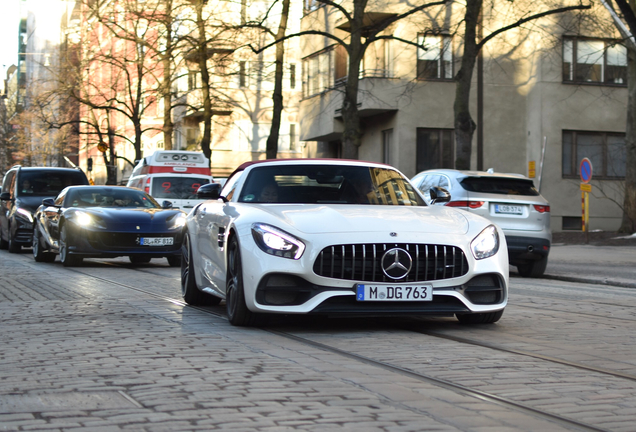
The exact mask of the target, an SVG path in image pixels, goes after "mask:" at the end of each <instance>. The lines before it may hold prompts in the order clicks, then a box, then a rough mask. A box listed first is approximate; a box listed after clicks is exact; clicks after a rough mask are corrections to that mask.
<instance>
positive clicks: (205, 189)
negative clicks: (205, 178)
mask: <svg viewBox="0 0 636 432" xmlns="http://www.w3.org/2000/svg"><path fill="white" fill-rule="evenodd" d="M220 197H221V185H220V184H219V183H207V184H204V185H202V186H201V187H200V188H199V189H197V198H199V199H207V200H216V199H219V198H220Z"/></svg>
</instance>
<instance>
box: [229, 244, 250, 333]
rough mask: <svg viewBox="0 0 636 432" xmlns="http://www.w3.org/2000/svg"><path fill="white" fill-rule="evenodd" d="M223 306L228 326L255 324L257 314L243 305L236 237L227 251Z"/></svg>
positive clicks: (241, 276) (240, 265)
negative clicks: (228, 322)
mask: <svg viewBox="0 0 636 432" xmlns="http://www.w3.org/2000/svg"><path fill="white" fill-rule="evenodd" d="M225 305H226V307H227V318H228V320H229V321H230V324H232V325H235V326H253V325H255V324H256V320H257V314H255V313H254V312H252V311H250V310H249V309H248V308H247V305H246V304H245V290H244V287H243V266H242V264H241V248H240V246H239V243H238V240H237V239H236V236H234V237H232V239H231V240H230V245H229V247H228V251H227V279H226V285H225Z"/></svg>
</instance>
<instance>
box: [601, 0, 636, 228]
mask: <svg viewBox="0 0 636 432" xmlns="http://www.w3.org/2000/svg"><path fill="white" fill-rule="evenodd" d="M609 1H610V2H611V0H609ZM614 2H615V3H616V5H617V6H618V9H619V11H620V14H621V15H620V16H617V15H614V16H613V17H614V18H615V23H616V26H617V28H618V29H619V31H621V33H623V36H624V37H625V39H626V40H627V43H626V46H627V73H628V77H627V89H628V90H627V91H628V97H627V119H626V120H627V124H626V129H625V154H626V158H625V164H626V166H625V187H624V188H623V189H624V195H623V205H622V208H623V219H622V222H621V226H620V228H619V231H620V232H625V233H634V232H636V45H635V44H634V35H636V3H634V1H633V0H614ZM608 8H610V12H613V10H612V9H611V6H609V5H608ZM625 25H626V26H627V27H625Z"/></svg>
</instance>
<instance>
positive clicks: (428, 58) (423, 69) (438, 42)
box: [417, 35, 453, 80]
mask: <svg viewBox="0 0 636 432" xmlns="http://www.w3.org/2000/svg"><path fill="white" fill-rule="evenodd" d="M417 43H418V45H420V47H421V48H420V47H418V48H417V79H420V80H435V79H449V80H450V79H453V50H452V43H451V37H450V36H440V35H437V36H434V35H419V36H418V37H417Z"/></svg>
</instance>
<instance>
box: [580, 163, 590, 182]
mask: <svg viewBox="0 0 636 432" xmlns="http://www.w3.org/2000/svg"><path fill="white" fill-rule="evenodd" d="M580 171H581V181H582V182H583V183H589V182H590V180H592V161H590V160H589V159H588V158H583V160H581V169H580Z"/></svg>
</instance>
